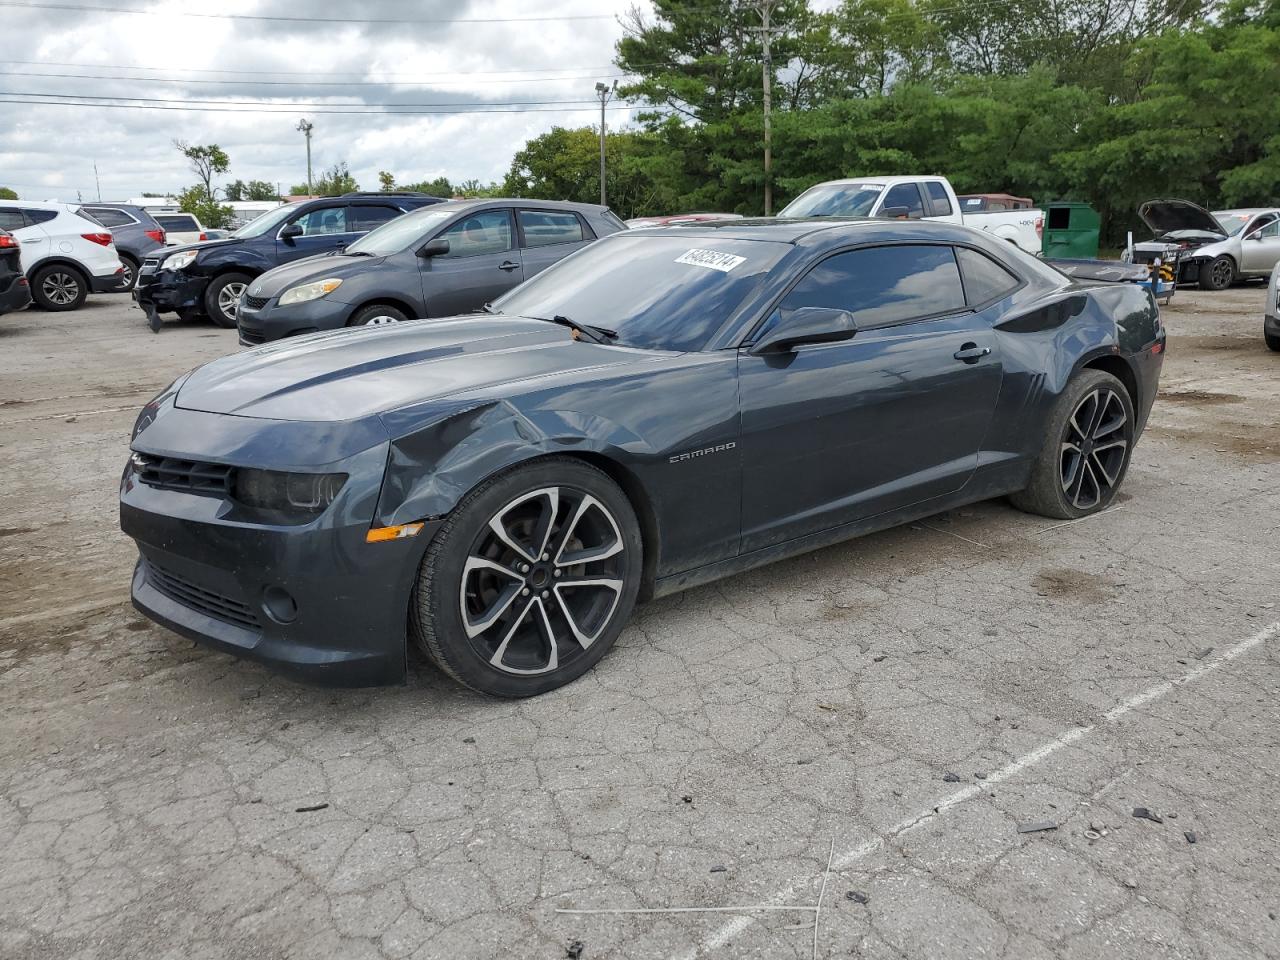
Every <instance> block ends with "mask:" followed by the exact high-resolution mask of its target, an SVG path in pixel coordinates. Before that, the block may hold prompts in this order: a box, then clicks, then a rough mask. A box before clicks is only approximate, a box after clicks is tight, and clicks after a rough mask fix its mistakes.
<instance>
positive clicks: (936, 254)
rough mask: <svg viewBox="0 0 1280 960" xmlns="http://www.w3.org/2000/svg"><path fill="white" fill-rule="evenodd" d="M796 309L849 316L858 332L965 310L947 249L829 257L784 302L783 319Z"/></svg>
mask: <svg viewBox="0 0 1280 960" xmlns="http://www.w3.org/2000/svg"><path fill="white" fill-rule="evenodd" d="M799 307H835V308H837V309H840V310H848V311H849V312H850V313H851V314H853V318H854V320H855V321H856V322H857V324H858V326H859V327H860V328H867V327H883V326H888V325H891V324H895V323H902V322H903V321H906V320H916V319H919V318H921V317H930V316H937V315H939V314H944V313H952V312H955V311H959V310H963V309H965V302H964V288H963V287H961V285H960V271H959V270H958V269H957V268H956V258H955V254H954V253H952V250H951V247H943V246H926V245H923V244H903V245H901V246H892V247H868V248H866V249H863V250H851V251H849V252H848V253H838V254H836V255H835V256H833V257H828V258H827V259H826V260H823V261H822V262H821V263H819V264H818V265H817V266H815V267H814V268H813V269H812V270H810V271H809V272H808V274H806V275H805V277H804V278H803V279H802V280H801V281H800V282H799V283H798V284H796V286H795V287H794V288H792V290H791V292H790V293H788V294H787V295H786V297H785V298H784V299H783V301H782V303H781V305H780V307H779V309H780V311H781V312H782V314H783V315H784V316H785V315H786V314H787V313H788V312H789V311H791V310H795V309H797V308H799Z"/></svg>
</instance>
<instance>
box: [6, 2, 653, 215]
mask: <svg viewBox="0 0 1280 960" xmlns="http://www.w3.org/2000/svg"><path fill="white" fill-rule="evenodd" d="M641 4H642V6H644V5H646V4H644V3H643V0H641ZM631 5H632V4H631V0H593V2H591V3H588V2H586V0H543V2H541V3H538V4H529V3H525V2H520V0H363V2H360V3H352V2H350V0H343V2H339V0H304V2H297V0H219V2H217V3H210V4H203V5H202V4H193V3H191V2H189V0H187V2H175V0H48V2H42V0H32V2H21V3H20V2H19V0H0V24H3V29H0V101H7V102H0V186H8V187H11V188H12V189H14V190H17V191H18V194H19V195H20V196H21V197H23V198H26V199H41V200H47V199H62V200H75V199H76V194H77V191H79V192H80V193H81V195H82V196H83V198H84V199H86V200H88V199H92V198H95V197H96V196H97V192H98V188H97V186H96V185H95V181H94V169H93V165H94V162H95V161H96V162H97V166H98V176H99V179H100V181H101V191H102V196H103V198H105V199H113V198H114V199H121V198H124V197H133V196H138V195H139V194H141V193H142V192H143V191H144V190H145V191H165V190H177V189H180V188H182V187H184V186H186V185H189V184H190V183H192V182H194V179H195V178H194V177H193V175H192V174H191V172H190V171H189V170H188V169H187V166H186V163H185V161H184V160H183V159H182V157H181V156H180V155H179V154H178V153H177V151H176V150H174V148H173V145H172V141H173V140H174V139H182V140H188V141H190V142H193V143H217V144H219V145H221V146H222V148H223V149H224V150H226V151H227V153H228V154H229V155H230V157H231V169H230V171H229V172H228V175H227V177H225V178H224V180H227V179H242V180H251V179H258V180H266V181H268V182H270V183H273V184H274V183H279V184H280V186H281V188H282V189H283V190H285V191H287V190H288V189H289V187H290V186H291V185H292V184H295V183H301V182H304V181H305V180H306V153H305V148H304V141H303V137H302V134H301V133H298V132H297V131H296V129H295V127H296V125H297V122H298V119H299V118H300V117H304V116H305V117H307V118H309V119H310V120H311V121H312V122H313V123H314V124H315V128H314V131H313V134H312V137H313V139H312V166H313V169H314V170H315V171H316V173H317V174H318V173H319V171H321V170H322V169H324V168H325V167H327V166H329V165H331V164H333V163H335V162H337V161H339V160H345V161H347V163H348V164H349V165H350V167H351V170H352V172H353V173H354V174H355V176H356V179H357V180H358V181H359V183H360V185H361V187H362V188H365V189H377V186H378V181H377V172H378V171H379V170H391V171H392V172H393V173H395V174H396V176H397V178H398V179H399V180H400V181H401V182H412V181H417V180H422V179H430V178H433V177H436V176H440V175H444V176H447V177H449V178H450V179H451V180H454V181H455V182H457V181H461V180H465V179H469V178H473V177H474V178H476V179H479V180H482V181H489V180H495V179H500V178H501V177H502V175H503V174H504V173H505V172H506V170H507V168H508V166H509V165H510V162H511V157H512V154H513V153H514V152H515V151H516V150H518V149H520V147H522V146H523V145H524V143H525V141H526V140H527V139H528V138H530V137H532V136H536V135H537V134H538V133H541V132H543V131H546V130H548V129H550V128H551V127H552V126H553V125H557V124H558V125H562V126H582V125H587V124H594V123H598V122H599V106H598V105H594V106H593V104H596V101H595V99H594V97H595V91H594V87H595V83H596V82H597V81H598V80H606V81H608V82H612V79H613V78H614V77H615V76H616V75H617V70H616V68H614V67H612V66H611V63H612V60H613V53H614V43H615V42H616V41H617V39H618V38H619V37H620V36H621V34H622V28H621V27H620V26H619V23H618V16H619V15H620V14H622V13H623V12H624V11H625V10H626V9H628V8H629V7H630V6H631ZM93 7H99V8H107V7H109V8H112V11H122V10H140V11H146V13H143V14H137V15H135V14H129V13H123V12H108V11H107V10H102V11H101V12H91V11H90V10H89V9H88V8H93ZM183 11H186V12H199V13H202V14H213V15H216V16H204V17H192V16H185V15H183ZM229 14H237V15H242V16H241V18H238V19H237V18H232V17H228V16H226V15H229ZM271 17H281V18H301V17H305V18H310V21H311V22H298V21H297V20H282V19H267V18H271ZM352 17H357V18H360V19H362V20H379V19H381V20H392V19H394V18H405V19H406V20H410V21H413V22H383V23H363V22H353V21H352V20H351V19H350V18H352ZM533 17H537V18H556V19H539V20H529V19H516V18H533ZM252 18H260V19H252ZM558 18H564V19H558ZM569 18H575V19H569ZM325 20H327V21H330V22H321V21H325ZM427 21H437V22H427ZM461 21H487V22H461ZM55 75H61V76H55ZM70 75H79V76H70ZM40 94H56V95H65V96H68V97H71V98H78V99H80V100H81V101H84V100H85V99H86V98H103V99H99V100H94V101H91V102H89V103H88V105H66V104H65V102H62V103H56V102H53V101H55V100H56V99H57V98H56V97H42V96H39V95H40ZM122 98H133V100H128V99H122ZM140 98H145V99H146V100H148V101H150V102H152V103H153V105H154V106H160V107H166V106H167V107H168V108H169V109H133V108H121V107H115V106H107V105H106V104H108V103H116V104H127V103H133V102H136V100H138V99H140ZM20 100H25V101H37V102H36V103H31V102H26V103H20V102H16V101H20ZM192 100H209V101H236V102H237V103H235V104H231V103H224V104H222V105H221V106H218V105H217V104H214V105H211V106H214V107H216V108H217V110H219V111H220V112H213V111H212V110H206V111H194V110H190V109H173V107H175V106H183V105H187V106H189V105H190V101H192ZM157 101H183V102H185V104H173V103H170V104H164V103H162V102H157ZM563 101H570V102H569V103H568V104H566V103H564V102H563ZM578 101H586V102H578ZM277 104H279V105H278V106H277ZM293 104H297V105H293ZM303 104H306V105H303ZM372 104H395V105H397V106H395V107H394V108H392V109H396V110H418V111H423V112H426V111H436V110H458V111H462V110H466V111H478V110H485V109H490V110H501V111H506V112H492V113H487V114H482V113H478V112H465V113H462V112H459V113H448V114H444V113H439V114H437V115H434V116H423V115H414V116H407V115H402V116H387V115H378V114H377V113H376V111H378V110H381V109H383V108H381V107H373V106H368V105H372ZM408 105H414V106H408ZM486 105H491V106H488V107H486ZM254 106H257V107H258V108H259V109H265V110H271V111H277V110H278V111H279V112H253V110H254ZM326 111H328V112H326ZM335 111H355V112H345V113H344V112H335ZM629 116H630V111H628V110H625V109H622V110H611V111H610V114H609V123H610V126H611V127H612V126H615V125H620V124H624V123H625V122H626V121H627V120H628V118H629Z"/></svg>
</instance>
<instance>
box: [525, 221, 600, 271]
mask: <svg viewBox="0 0 1280 960" xmlns="http://www.w3.org/2000/svg"><path fill="white" fill-rule="evenodd" d="M516 225H517V227H518V228H519V235H520V247H521V250H520V258H521V260H522V261H523V262H524V278H525V279H526V280H528V279H529V278H530V277H532V276H534V275H535V274H538V273H541V272H542V271H543V270H545V269H546V268H547V267H549V266H551V265H552V264H553V263H558V262H559V261H561V260H563V259H564V258H565V257H567V256H568V255H569V254H571V253H573V251H575V250H577V249H579V248H581V247H584V246H586V245H587V244H588V243H590V242H591V241H592V240H593V239H595V238H594V236H592V233H591V229H590V228H589V227H588V226H587V225H586V224H585V223H583V221H582V218H581V217H580V216H578V214H576V213H574V212H573V211H572V210H545V209H544V210H535V209H526V208H519V209H517V210H516Z"/></svg>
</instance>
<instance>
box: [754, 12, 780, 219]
mask: <svg viewBox="0 0 1280 960" xmlns="http://www.w3.org/2000/svg"><path fill="white" fill-rule="evenodd" d="M776 2H777V0H759V2H758V3H757V4H756V11H757V12H758V13H759V14H760V26H758V27H755V28H753V29H755V30H758V31H759V32H760V42H761V43H762V44H763V46H764V215H765V216H766V217H768V216H772V215H773V129H772V127H771V126H770V113H771V112H772V111H773V51H772V50H771V48H770V46H769V43H770V41H771V40H772V39H773V34H774V33H775V30H774V28H773V27H772V26H770V24H769V18H770V16H771V15H772V14H773V6H774V4H775V3H776Z"/></svg>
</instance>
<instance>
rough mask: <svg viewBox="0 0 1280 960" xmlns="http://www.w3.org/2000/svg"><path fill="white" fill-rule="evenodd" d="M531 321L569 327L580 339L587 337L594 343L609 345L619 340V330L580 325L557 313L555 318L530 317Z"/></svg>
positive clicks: (586, 324)
mask: <svg viewBox="0 0 1280 960" xmlns="http://www.w3.org/2000/svg"><path fill="white" fill-rule="evenodd" d="M529 319H531V320H542V321H543V322H545V323H558V324H560V326H562V327H568V328H569V329H570V330H572V331H574V332H575V333H577V334H578V336H579V338H581V337H585V338H586V339H588V340H590V341H591V342H592V343H607V342H608V341H610V340H617V339H618V331H617V330H610V329H609V328H608V327H597V326H594V325H593V324H590V323H578V322H577V321H576V320H570V319H569V318H568V317H566V316H565V315H564V314H561V313H557V314H556V315H555V316H554V317H530V318H529Z"/></svg>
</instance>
